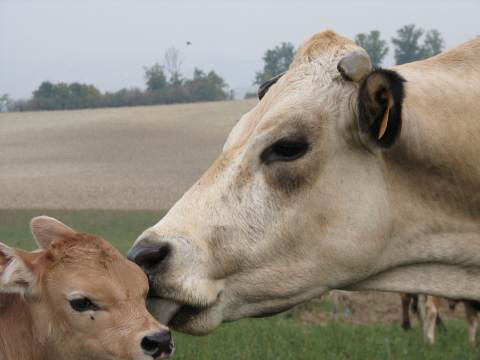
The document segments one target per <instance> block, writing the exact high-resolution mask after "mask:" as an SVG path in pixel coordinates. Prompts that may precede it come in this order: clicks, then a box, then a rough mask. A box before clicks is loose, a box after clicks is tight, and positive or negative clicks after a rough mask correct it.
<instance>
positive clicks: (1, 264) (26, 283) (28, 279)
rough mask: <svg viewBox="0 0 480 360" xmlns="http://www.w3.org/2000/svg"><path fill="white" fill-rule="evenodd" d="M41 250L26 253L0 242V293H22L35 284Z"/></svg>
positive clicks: (30, 289)
mask: <svg viewBox="0 0 480 360" xmlns="http://www.w3.org/2000/svg"><path fill="white" fill-rule="evenodd" d="M42 255H43V254H42V253H41V252H36V253H35V252H33V253H28V252H25V251H22V250H16V249H12V248H10V247H9V246H7V245H5V244H3V243H0V293H13V294H21V295H24V294H25V293H26V292H28V291H30V292H31V291H32V290H33V288H34V287H35V286H36V284H37V279H38V276H37V273H38V269H39V266H38V259H39V258H40V257H41V256H42Z"/></svg>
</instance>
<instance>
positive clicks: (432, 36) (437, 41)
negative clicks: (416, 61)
mask: <svg viewBox="0 0 480 360" xmlns="http://www.w3.org/2000/svg"><path fill="white" fill-rule="evenodd" d="M443 47H444V40H443V37H442V35H441V34H440V32H439V31H438V30H435V29H434V30H430V31H429V32H427V35H426V37H425V41H424V44H423V52H424V54H423V55H424V57H425V58H429V57H431V56H434V55H437V54H440V53H441V52H442V50H443Z"/></svg>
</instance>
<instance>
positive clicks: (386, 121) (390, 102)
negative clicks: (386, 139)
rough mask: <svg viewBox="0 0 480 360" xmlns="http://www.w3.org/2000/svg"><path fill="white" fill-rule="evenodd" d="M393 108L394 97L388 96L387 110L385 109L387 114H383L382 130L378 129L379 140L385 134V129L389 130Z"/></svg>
mask: <svg viewBox="0 0 480 360" xmlns="http://www.w3.org/2000/svg"><path fill="white" fill-rule="evenodd" d="M391 108H392V97H391V96H388V106H387V111H385V115H384V116H383V120H382V123H381V124H380V130H379V131H378V140H380V139H381V138H382V137H383V135H385V131H387V125H388V118H389V117H390V109H391Z"/></svg>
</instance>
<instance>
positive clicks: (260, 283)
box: [130, 31, 480, 334]
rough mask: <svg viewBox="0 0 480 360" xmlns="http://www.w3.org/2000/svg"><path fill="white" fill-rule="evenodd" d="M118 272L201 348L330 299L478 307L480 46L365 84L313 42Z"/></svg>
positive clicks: (333, 38)
mask: <svg viewBox="0 0 480 360" xmlns="http://www.w3.org/2000/svg"><path fill="white" fill-rule="evenodd" d="M262 94H264V97H263V98H262V99H261V101H260V102H259V103H258V104H257V105H256V106H255V107H254V108H253V109H252V110H251V111H250V112H248V113H247V114H245V115H244V116H243V117H242V118H241V119H240V121H239V122H238V124H237V125H236V126H235V127H234V128H233V130H232V132H231V133H230V135H229V137H228V139H227V141H226V143H225V146H224V149H223V152H222V153H221V154H220V156H219V157H218V159H217V160H216V161H215V162H214V163H213V165H212V166H211V167H210V168H209V169H208V170H207V171H206V173H205V174H204V175H203V176H202V177H201V178H200V179H199V180H198V182H197V183H195V184H194V185H193V186H192V187H191V188H190V190H188V191H187V192H186V193H185V195H184V196H183V197H182V198H181V199H180V200H179V201H178V202H177V203H176V204H175V205H174V206H173V207H172V209H170V211H169V212H168V214H167V215H166V216H165V217H164V218H163V219H162V220H161V221H160V222H159V223H158V224H156V225H155V226H153V227H151V228H149V229H147V230H146V231H145V232H144V233H143V234H142V235H141V236H140V237H139V238H138V239H137V241H136V243H135V246H134V247H133V248H132V249H131V251H130V258H131V259H133V260H135V261H136V262H137V263H138V264H140V265H141V266H142V267H143V268H144V270H145V271H146V272H147V273H148V274H149V276H150V279H151V286H152V296H153V297H152V303H155V302H156V305H158V306H156V307H155V309H156V310H154V311H160V312H161V311H162V310H161V309H162V306H161V304H163V303H164V301H165V300H169V301H171V302H173V303H176V304H177V305H178V306H180V309H179V310H178V311H177V312H176V313H175V314H174V317H173V319H172V320H171V322H170V323H171V324H172V326H174V327H176V328H178V329H180V330H183V331H187V332H191V333H199V334H204V333H208V332H210V331H211V330H213V329H214V328H216V327H217V326H218V325H219V324H221V323H222V322H224V321H232V320H236V319H239V318H243V317H248V316H261V315H265V314H271V313H277V312H280V311H283V310H285V309H288V308H290V307H292V306H294V305H296V304H299V303H301V302H304V301H306V300H308V299H311V298H313V297H316V296H319V295H320V294H322V293H324V292H326V291H328V290H330V289H350V290H381V291H396V292H408V293H423V294H435V295H439V296H445V297H449V298H460V299H468V298H472V299H477V300H480V232H479V219H480V140H479V138H480V39H476V40H473V41H470V42H468V43H466V44H463V45H461V46H459V47H457V48H455V49H453V50H450V51H448V52H446V53H444V54H441V55H439V56H436V57H433V58H431V59H428V60H424V61H418V62H414V63H410V64H405V65H402V66H398V67H395V68H393V69H391V70H384V69H374V68H372V66H371V62H370V59H369V57H368V55H367V54H366V53H365V51H364V50H362V49H361V48H360V47H358V46H357V45H356V44H355V43H354V42H353V41H351V40H349V39H347V38H344V37H342V36H339V35H337V34H336V33H334V32H332V31H325V32H322V33H319V34H317V35H315V36H313V37H312V38H311V39H310V40H309V41H308V42H307V43H306V44H305V45H304V46H303V47H302V48H301V49H300V50H299V51H298V53H297V55H296V58H295V60H294V62H293V63H292V65H291V67H290V69H289V70H288V71H287V72H286V73H285V74H284V75H283V76H281V77H279V78H277V79H276V82H275V81H272V82H270V83H269V84H267V85H266V86H264V87H263V88H262Z"/></svg>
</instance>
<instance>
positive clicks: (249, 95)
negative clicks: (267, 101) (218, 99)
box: [243, 91, 258, 99]
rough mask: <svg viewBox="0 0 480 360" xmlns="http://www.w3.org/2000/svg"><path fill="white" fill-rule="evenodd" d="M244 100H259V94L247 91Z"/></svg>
mask: <svg viewBox="0 0 480 360" xmlns="http://www.w3.org/2000/svg"><path fill="white" fill-rule="evenodd" d="M243 98H244V99H257V98H258V93H257V92H256V91H247V92H246V93H245V95H244V96H243Z"/></svg>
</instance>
